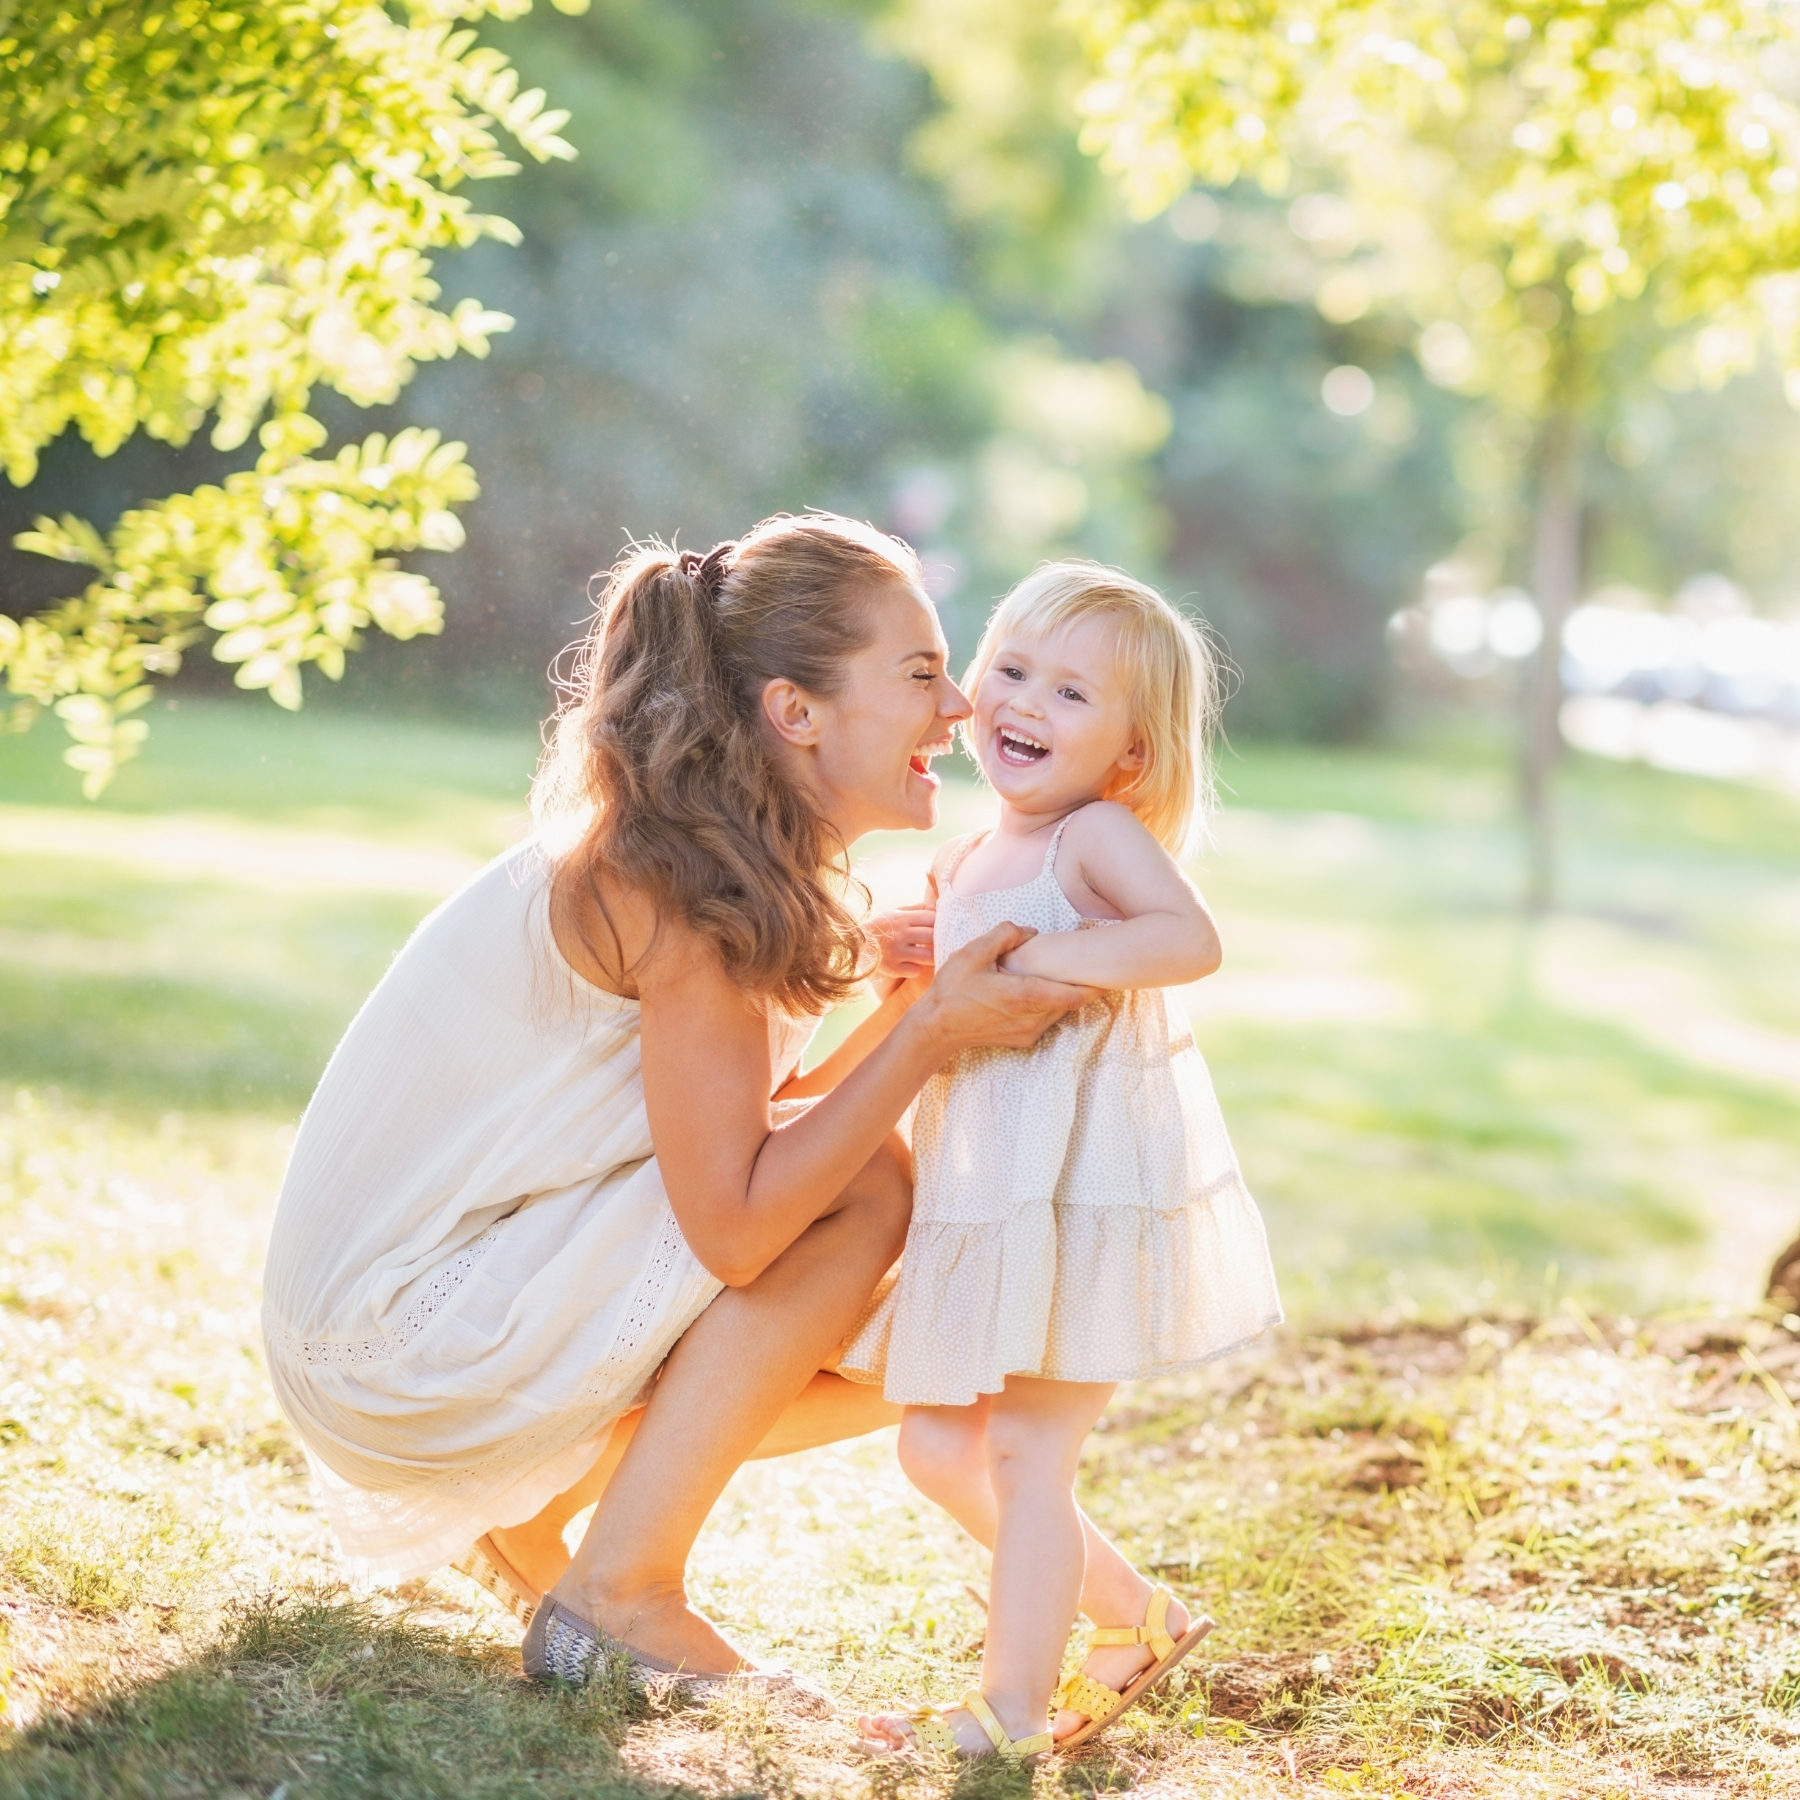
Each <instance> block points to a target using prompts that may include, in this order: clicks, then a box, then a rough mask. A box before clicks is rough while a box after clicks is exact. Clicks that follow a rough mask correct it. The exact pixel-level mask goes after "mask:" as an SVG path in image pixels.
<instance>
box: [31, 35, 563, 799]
mask: <svg viewBox="0 0 1800 1800" xmlns="http://www.w3.org/2000/svg"><path fill="white" fill-rule="evenodd" d="M557 3H558V5H559V9H560V10H562V11H565V12H579V11H582V10H585V8H584V6H583V4H582V3H581V0H557ZM527 10H529V0H488V3H486V4H483V3H482V0H400V3H399V4H397V5H394V6H388V7H384V6H382V5H379V4H373V3H371V0H282V3H281V4H277V5H273V6H264V7H254V8H244V9H241V10H233V9H228V8H221V7H217V6H211V5H208V4H206V3H205V0H163V3H161V4H157V3H155V0H150V3H147V4H145V3H140V4H116V3H112V0H22V3H21V4H18V5H15V6H12V7H9V8H6V9H4V11H3V12H0V467H3V468H4V470H5V472H6V475H7V476H8V478H9V479H10V480H12V481H13V482H14V483H15V484H16V485H21V486H22V485H24V484H26V483H28V482H30V481H31V480H32V479H33V477H34V476H35V474H36V472H37V457H38V452H39V450H40V449H41V448H42V447H43V446H44V445H45V444H47V443H48V442H50V441H51V440H52V439H53V438H55V437H57V436H58V435H60V434H61V433H62V432H63V431H64V430H65V429H67V428H68V427H70V426H73V427H74V428H75V429H76V430H77V431H79V432H80V433H81V435H82V436H83V437H84V438H85V439H86V440H87V441H88V442H89V443H90V444H91V445H92V446H93V447H94V448H95V449H96V450H97V451H99V452H100V453H101V454H102V455H106V454H109V453H110V452H111V451H113V450H114V449H116V448H117V447H118V446H119V445H120V444H122V443H123V442H124V441H125V440H126V439H127V438H128V437H130V436H131V435H132V433H133V432H135V431H138V430H144V431H147V432H149V433H150V435H151V436H153V437H157V438H161V439H163V440H164V441H166V442H168V443H171V444H182V443H185V442H187V440H188V439H189V438H190V437H191V436H192V435H193V434H194V433H195V432H196V431H197V430H198V429H199V428H200V427H201V426H202V424H203V423H204V422H205V421H206V420H207V418H208V417H209V416H210V417H211V418H212V419H213V429H212V442H213V443H214V445H215V446H217V447H218V448H220V449H227V450H228V449H231V448H234V447H235V446H237V445H239V444H242V443H244V442H245V441H246V439H247V438H248V437H249V436H250V434H251V432H252V431H254V430H256V428H257V424H258V421H259V420H264V419H266V420H267V422H266V423H264V424H263V427H262V433H261V443H262V445H263V455H262V456H261V458H260V459H259V461H258V463H257V466H256V470H255V471H254V472H253V473H245V474H241V475H234V476H232V477H231V478H230V479H229V480H227V481H226V483H225V484H224V485H223V487H216V488H214V487H208V488H202V489H200V490H198V491H197V492H196V493H194V494H189V495H177V496H174V497H172V498H170V499H168V500H165V501H162V502H159V503H157V504H156V505H154V506H150V507H146V508H143V509H140V510H138V511H136V512H132V513H128V514H127V515H126V516H125V517H124V518H123V519H122V520H121V521H120V523H119V525H118V526H117V528H116V529H115V530H114V531H113V532H112V533H111V534H110V535H109V536H108V537H107V538H105V539H103V538H102V537H101V536H100V534H99V533H97V532H96V531H94V529H93V528H92V527H91V526H88V525H85V524H83V523H82V522H81V521H80V520H77V519H73V518H64V519H63V520H62V521H61V522H60V523H52V522H51V521H49V520H39V521H38V525H37V529H36V530H35V531H32V532H27V533H25V534H23V536H21V538H20V539H19V540H18V541H19V543H20V544H21V545H22V546H23V547H24V548H27V549H30V550H34V551H37V552H39V553H41V554H44V555H49V556H55V557H59V558H61V559H63V560H65V561H71V562H82V563H87V564H90V565H91V566H93V567H94V568H96V569H97V570H98V571H100V579H99V580H97V581H96V582H95V583H94V584H93V585H92V586H91V587H90V588H89V589H88V591H87V592H86V594H84V595H83V596H82V597H81V598H80V599H78V600H74V601H70V602H67V603H65V604H64V605H63V606H60V607H57V608H53V609H51V611H49V612H48V613H46V614H44V615H43V616H42V617H41V618H38V619H32V620H26V621H24V622H23V623H13V622H10V621H9V622H7V624H6V625H5V626H0V672H4V674H5V676H6V680H7V686H8V688H9V690H10V691H11V692H12V693H14V694H15V695H19V696H21V697H22V698H23V699H24V700H25V701H26V702H27V703H28V704H27V707H26V708H25V710H24V714H23V716H27V717H28V716H29V713H30V711H31V710H33V709H34V708H35V707H38V706H45V705H54V706H55V708H56V710H57V712H58V714H59V716H61V717H62V718H63V720H64V722H65V724H66V725H67V726H68V727H69V729H70V731H71V733H72V735H74V736H75V738H76V740H77V742H76V747H75V748H74V749H72V750H71V751H70V752H69V760H70V761H71V762H72V763H73V764H74V766H75V767H77V768H79V769H81V770H82V771H83V773H84V775H85V776H86V778H87V780H86V785H87V789H88V791H89V792H90V793H94V792H98V791H99V788H100V787H102V786H104V784H105V782H106V780H107V779H108V778H109V777H110V775H111V772H112V769H113V768H114V766H116V763H117V762H118V761H120V760H122V759H123V758H124V757H125V756H127V755H129V754H131V752H132V751H133V750H134V749H135V747H136V744H137V742H138V741H139V740H140V739H141V737H142V735H143V727H142V724H141V722H139V721H133V720H127V719H126V718H125V714H126V713H128V712H129V711H130V710H131V708H132V707H133V706H135V705H138V704H141V701H136V700H132V699H130V696H132V695H134V694H136V693H138V692H140V691H142V692H144V693H146V694H147V692H148V689H147V688H143V687H142V686H141V678H142V676H143V675H144V674H145V673H152V674H154V673H167V672H169V671H170V670H172V669H173V668H174V667H176V666H178V664H179V660H180V655H181V652H182V650H183V648H184V647H185V646H187V645H188V644H189V643H191V642H192V641H194V639H195V638H196V637H197V636H198V635H200V628H201V627H202V626H204V627H207V628H210V629H213V630H217V631H221V632H222V633H224V635H223V636H222V637H221V639H220V641H219V643H218V644H217V646H216V647H215V654H217V655H219V656H220V657H221V658H223V659H224V660H226V661H229V662H235V663H237V664H238V665H239V669H238V676H237V679H238V682H239V685H241V686H244V687H262V688H267V689H268V690H269V692H270V694H271V695H272V696H273V697H274V698H275V699H276V700H277V701H278V702H280V703H281V704H283V705H287V706H297V705H298V704H299V703H300V696H301V686H300V670H301V667H302V665H304V664H306V663H308V662H311V663H313V664H316V665H317V666H318V667H320V668H322V669H323V670H324V671H325V672H326V673H327V674H330V675H333V676H335V675H337V674H338V673H340V672H341V671H342V667H343V657H344V652H345V651H346V650H347V649H349V648H352V647H354V645H355V643H356V642H357V633H358V632H359V631H360V630H361V629H362V628H363V627H364V626H366V625H368V624H371V623H373V624H375V625H376V626H377V627H378V628H379V629H382V630H386V631H389V632H390V633H392V634H393V635H395V636H399V637H411V636H414V635H416V634H417V633H419V632H423V631H435V630H438V629H440V628H441V605H440V603H439V601H438V598H437V594H436V590H435V589H434V588H433V587H432V586H431V584H430V582H428V581H427V580H425V578H424V577H422V576H417V575H410V574H405V573H402V572H401V571H400V570H399V569H398V567H397V565H396V564H395V562H394V560H393V557H394V554H396V553H404V552H406V551H410V550H416V549H433V550H450V549H454V548H456V547H457V546H458V545H460V543H461V542H462V527H461V525H460V524H459V523H458V521H457V519H456V516H455V512H454V508H455V507H457V506H458V505H461V504H463V503H465V502H466V501H467V500H469V499H471V498H473V497H474V495H475V492H476V485H475V478H474V474H473V472H472V471H471V470H470V469H469V468H468V466H467V464H466V463H465V462H464V461H463V455H462V446H461V445H460V444H442V443H440V442H439V441H438V437H437V434H436V433H435V432H417V431H408V432H402V433H401V434H399V436H397V437H395V438H394V439H393V440H392V441H391V442H389V441H387V440H385V439H383V438H381V437H379V436H377V437H372V438H370V439H368V440H367V441H366V442H365V443H364V444H362V445H361V446H350V447H348V448H346V449H345V450H344V451H342V452H340V454H339V455H338V456H337V458H335V459H334V460H332V461H319V460H314V459H312V457H311V455H310V453H311V452H313V451H315V450H316V449H318V448H319V447H320V446H321V445H322V444H323V442H324V439H325V435H326V434H325V431H324V429H323V427H321V426H320V425H319V424H318V423H317V421H316V420H314V419H313V418H312V417H311V415H310V413H309V411H308V408H309V405H310V401H311V395H312V392H313V390H314V388H315V387H317V386H320V385H324V386H326V387H329V388H332V389H334V390H335V391H336V392H338V393H340V394H342V395H344V396H345V397H346V398H347V399H349V400H352V401H354V402H355V403H356V404H357V405H360V406H372V405H383V404H388V403H391V402H392V401H394V400H395V399H397V398H398V396H399V394H400V391H401V389H402V388H403V387H404V386H405V384H406V383H407V382H408V381H409V380H410V379H411V377H412V374H413V372H414V370H415V368H416V367H417V365H418V364H419V363H420V362H424V361H430V360H432V359H435V358H444V357H449V356H454V355H456V354H457V353H458V352H459V351H463V352H467V353H468V354H471V355H474V356H485V355H486V354H487V351H488V347H489V341H490V339H491V338H492V336H493V335H494V334H495V333H496V332H500V331H505V330H507V329H508V328H509V327H510V326H511V324H512V320H511V319H510V318H509V317H507V315H506V314H504V313H499V312H493V311H490V310H488V309H487V308H485V307H483V306H482V305H481V304H480V302H479V301H476V300H473V299H465V300H463V301H461V302H459V303H458V304H457V305H456V306H455V307H454V308H453V309H452V310H450V311H449V312H448V313H446V312H444V311H442V310H440V309H439V308H438V306H437V304H436V302H437V300H438V298H439V290H438V287H437V284H436V282H435V281H433V280H432V278H431V266H432V264H431V253H432V252H434V251H436V250H438V249H441V248H446V247H449V246H452V245H467V244H471V243H474V242H475V241H477V240H478V239H479V238H482V237H492V238H496V239H499V240H501V241H504V242H508V243H516V242H517V241H518V233H517V231H516V229H515V228H514V227H513V226H512V225H511V224H510V223H509V222H508V221H507V220H505V219H502V218H499V217H496V216H493V215H488V214H481V213H477V212H475V211H473V210H472V209H471V207H470V205H469V203H468V201H467V199H466V198H465V197H464V196H463V195H462V194H461V193H459V192H458V191H457V190H458V189H459V188H461V187H462V185H463V184H464V183H465V182H467V181H471V180H479V179H486V178H490V177H493V176H497V175H504V174H508V173H511V172H513V171H514V170H515V169H516V168H517V166H518V165H517V164H516V163H513V162H511V161H509V160H508V159H507V157H506V156H505V155H504V154H503V152H502V150H501V148H500V144H499V140H498V139H497V137H496V135H495V129H496V128H499V129H503V130H504V131H506V132H507V133H508V134H509V135H510V136H511V137H512V138H513V139H514V140H515V141H516V142H517V143H519V144H520V145H521V146H522V147H523V149H524V150H525V152H526V153H527V154H528V155H530V156H533V157H535V158H537V159H538V160H540V161H541V160H547V159H550V158H566V157H569V156H572V155H573V154H574V152H573V151H572V150H571V148H570V146H569V145H568V144H567V143H566V142H565V141H564V140H563V139H562V138H561V137H560V136H558V135H557V134H558V132H559V130H560V128H561V127H562V125H563V124H564V123H565V122H566V120H567V117H568V115H567V114H566V113H564V112H560V111H556V110H554V109H548V108H547V107H546V105H545V96H544V94H543V91H542V90H541V89H535V88H534V89H530V90H528V91H526V92H524V93H521V92H519V91H518V78H517V74H516V72H515V71H514V70H513V69H512V68H511V67H510V66H509V65H508V63H507V61H506V59H505V58H504V57H503V56H501V55H500V54H499V53H498V52H497V51H495V50H493V49H491V48H487V47H483V46H478V45H477V44H476V42H475V34H474V33H473V32H472V31H470V30H467V29H459V28H458V27H459V25H460V24H461V22H463V21H466V20H471V19H476V18H479V17H480V16H482V15H483V14H485V13H493V14H496V15H498V16H500V17H515V16H517V15H518V14H520V13H522V12H525V11H527ZM270 415H272V416H270ZM234 609H247V610H244V611H243V615H242V617H241V618H240V617H239V616H238V612H237V611H236V610H234ZM227 620H231V621H233V622H232V623H226V622H225V621H227Z"/></svg>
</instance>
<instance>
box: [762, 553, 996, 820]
mask: <svg viewBox="0 0 1800 1800" xmlns="http://www.w3.org/2000/svg"><path fill="white" fill-rule="evenodd" d="M869 605H870V606H871V607H872V608H873V611H874V627H875V629H874V636H873V638H872V639H871V640H870V642H869V643H868V645H867V646H866V647H865V648H864V649H862V650H859V651H858V652H857V653H856V655H855V656H853V657H851V658H850V660H849V662H848V663H847V664H846V665H845V670H844V681H843V685H842V686H841V687H840V688H839V689H838V691H837V693H835V694H833V695H831V696H829V697H827V698H823V699H821V698H818V697H816V696H811V695H802V696H797V699H798V701H799V703H800V705H801V707H802V708H803V710H804V713H805V719H804V721H803V722H802V721H799V720H798V719H797V718H796V719H795V720H793V721H790V723H792V724H800V725H801V727H802V728H801V729H798V730H795V729H790V728H787V727H786V726H784V720H783V718H782V717H776V716H775V714H774V713H772V714H771V718H772V722H773V723H774V724H775V726H776V729H777V731H778V733H779V734H780V735H781V736H783V737H784V738H786V739H787V740H788V742H789V743H790V744H792V745H793V746H795V748H796V749H799V750H801V751H802V752H803V755H804V768H805V770H806V775H805V779H806V780H807V781H808V785H809V786H810V787H811V788H812V791H813V793H814V795H815V797H816V799H817V801H818V803H819V806H820V809H821V810H822V811H823V812H824V814H825V816H826V817H827V818H828V819H829V820H830V821H831V822H832V824H833V825H834V826H836V827H837V829H838V831H839V832H840V833H841V834H842V836H843V838H844V840H845V842H846V843H853V842H854V841H855V840H856V839H857V838H859V837H861V836H862V835H863V834H864V833H865V832H870V831H904V830H908V829H911V830H914V831H929V830H930V829H931V827H932V826H933V825H935V824H936V823H937V802H938V786H939V783H938V778H937V777H936V776H935V775H933V774H932V772H931V759H932V758H933V757H934V756H941V755H942V754H943V753H944V752H945V751H947V750H949V749H950V748H951V746H952V743H953V733H954V728H955V726H956V725H957V724H958V722H959V721H961V720H963V719H966V718H967V717H968V716H969V703H968V701H967V700H966V699H964V698H963V693H962V690H961V689H960V688H959V687H958V686H957V685H956V683H955V682H954V681H952V680H951V679H950V677H949V675H948V674H946V673H945V665H946V663H947V662H948V660H949V656H950V646H949V645H948V644H947V643H945V641H944V633H943V628H942V627H941V626H940V625H939V624H938V617H937V609H936V608H935V607H933V605H932V604H931V602H930V600H929V599H927V598H926V596H925V595H924V594H923V593H921V592H920V591H919V590H918V589H917V588H914V587H911V586H908V585H906V584H904V583H902V582H898V581H896V582H893V583H891V584H889V585H888V586H886V587H883V588H881V589H879V590H877V592H876V593H875V594H874V595H873V596H872V597H871V599H870V601H869ZM777 685H779V684H773V683H772V684H771V688H772V689H773V688H774V687H775V686H777ZM772 699H773V695H772V694H771V695H770V696H768V697H766V698H765V704H769V702H770V700H772Z"/></svg>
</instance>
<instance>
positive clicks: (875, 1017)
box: [775, 976, 931, 1100]
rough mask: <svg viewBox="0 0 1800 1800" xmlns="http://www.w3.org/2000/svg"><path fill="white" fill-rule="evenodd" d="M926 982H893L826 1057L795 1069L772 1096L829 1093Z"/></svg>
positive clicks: (793, 1097)
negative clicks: (879, 1001) (803, 1069)
mask: <svg viewBox="0 0 1800 1800" xmlns="http://www.w3.org/2000/svg"><path fill="white" fill-rule="evenodd" d="M930 985H931V984H930V981H929V979H921V978H920V977H918V976H913V977H912V978H910V979H909V980H906V981H900V982H896V983H895V984H894V985H893V986H892V987H891V988H889V989H888V992H887V994H886V996H885V998H884V999H883V1000H882V1002H881V1004H880V1005H879V1006H877V1007H876V1008H875V1010H874V1011H873V1012H872V1013H870V1014H869V1015H868V1017H867V1018H863V1019H858V1020H857V1022H856V1025H855V1027H854V1029H853V1030H852V1031H851V1032H850V1034H849V1036H848V1037H846V1038H845V1039H844V1041H843V1042H842V1043H841V1044H839V1045H838V1047H837V1048H836V1049H835V1050H833V1051H832V1053H831V1054H830V1055H829V1056H827V1057H825V1058H824V1059H823V1060H822V1061H821V1062H819V1063H818V1064H817V1065H816V1066H815V1067H813V1068H810V1069H808V1070H807V1071H806V1072H805V1073H804V1074H801V1073H800V1072H798V1071H796V1072H795V1073H794V1074H792V1075H790V1076H789V1077H788V1079H787V1080H786V1081H785V1082H783V1083H782V1085H781V1086H780V1087H779V1088H777V1089H776V1091H775V1098H776V1099H777V1100H810V1099H812V1098H813V1097H814V1096H815V1095H818V1094H829V1093H830V1092H831V1090H832V1089H833V1088H834V1087H836V1086H837V1084H838V1083H839V1082H840V1081H842V1080H843V1079H844V1077H845V1076H846V1075H848V1074H849V1073H850V1071H851V1070H852V1069H854V1068H856V1067H858V1066H859V1065H860V1064H861V1063H862V1062H863V1060H864V1059H865V1058H866V1057H867V1056H868V1054H869V1052H870V1051H871V1050H873V1049H874V1048H875V1046H876V1045H877V1044H879V1043H880V1042H881V1041H882V1040H883V1039H884V1038H885V1037H886V1036H887V1034H888V1033H889V1032H890V1031H892V1030H893V1029H894V1027H895V1026H896V1025H897V1024H899V1022H900V1021H901V1020H902V1019H903V1018H904V1017H905V1016H906V1014H907V1012H908V1010H909V1009H910V1008H911V1006H912V1003H913V1002H914V1001H915V1000H917V999H918V998H919V996H920V995H921V994H923V993H924V992H925V990H926V988H928V987H929V986H930Z"/></svg>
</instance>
